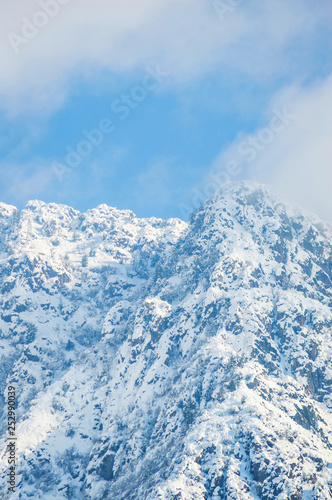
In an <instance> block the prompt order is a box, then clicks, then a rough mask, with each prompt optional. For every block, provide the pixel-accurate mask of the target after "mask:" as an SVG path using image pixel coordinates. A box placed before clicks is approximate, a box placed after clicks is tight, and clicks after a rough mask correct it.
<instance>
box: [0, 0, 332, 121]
mask: <svg viewBox="0 0 332 500" xmlns="http://www.w3.org/2000/svg"><path fill="white" fill-rule="evenodd" d="M225 2H226V3H227V2H229V3H230V4H231V5H234V4H235V3H236V2H234V1H231V0H225ZM42 3H43V4H44V5H46V4H47V5H48V6H49V8H50V6H51V5H53V7H54V5H55V6H56V5H58V7H59V8H58V12H57V13H55V14H54V15H51V14H44V16H43V14H40V13H41V12H43V9H42V8H41V4H42ZM60 3H61V5H59V4H60ZM328 4H329V2H328V1H322V2H321V8H320V9H318V8H317V7H315V6H312V4H311V3H310V2H309V1H307V0H293V1H292V2H289V1H286V0H269V2H260V1H259V0H249V1H247V2H239V5H238V6H237V7H234V8H233V10H230V11H229V12H227V13H226V15H225V18H224V20H223V22H222V21H221V20H220V19H219V17H218V15H217V12H216V9H215V7H214V5H215V3H214V0H209V1H203V2H202V1H201V0H140V1H139V2H138V1H137V0H113V1H112V2H109V1H106V0H95V1H94V2H91V1H90V0H80V1H78V0H38V1H32V0H13V1H11V2H6V3H3V4H2V6H1V11H2V12H1V20H0V35H1V39H2V43H1V48H0V68H2V69H1V74H0V106H1V107H3V108H5V109H7V111H8V112H9V113H12V114H15V113H19V112H20V111H21V110H24V109H25V110H26V109H36V108H39V109H40V110H43V112H45V110H52V109H56V108H57V107H58V106H60V105H61V103H62V102H63V100H64V99H65V98H66V95H67V94H68V91H69V90H70V82H71V80H73V81H75V79H77V78H80V77H84V78H91V79H92V78H98V75H100V72H102V71H103V70H105V69H106V70H109V71H112V72H115V73H122V72H128V71H133V70H136V69H141V68H142V67H144V65H145V64H147V63H149V62H151V61H156V62H158V63H159V64H161V65H163V66H164V67H167V69H168V70H169V71H170V72H171V75H172V77H173V81H175V82H179V81H182V80H186V79H190V78H193V77H195V76H197V75H200V74H201V73H202V72H205V71H208V70H210V69H213V68H215V67H217V66H220V64H221V65H225V67H233V68H235V69H237V70H240V71H244V72H246V73H248V74H250V75H254V76H256V77H257V76H259V77H261V76H262V75H267V74H269V75H273V74H274V71H276V70H278V71H279V72H280V69H281V68H284V69H285V67H286V66H289V61H288V59H287V53H286V52H285V49H286V48H287V47H288V46H289V44H290V43H291V42H292V41H294V40H296V39H298V38H301V36H302V35H303V34H305V33H307V34H308V33H310V32H311V31H315V30H317V29H318V27H319V26H320V24H321V22H322V19H323V18H324V17H326V13H325V10H326V9H328ZM54 8H55V7H54ZM45 9H46V7H44V10H45ZM49 12H50V11H49ZM54 12H55V11H54ZM5 19H6V21H5ZM26 20H28V21H29V22H33V23H34V24H35V25H36V24H37V25H38V26H40V27H38V28H37V31H36V29H35V34H33V31H31V30H34V28H33V26H32V27H31V26H30V27H28V24H27V21H26ZM43 24H45V25H44V26H43ZM22 29H23V31H24V33H23V35H24V36H25V41H24V38H23V39H22V38H21V39H17V38H14V37H13V34H16V35H20V36H22ZM29 29H30V31H31V33H30V36H31V38H30V39H28V38H26V36H27V35H28V36H29ZM10 33H11V34H12V35H9V34H10ZM8 36H10V39H9V38H8ZM22 40H23V41H22ZM14 49H16V52H18V53H15V50H14ZM287 61H288V62H287Z"/></svg>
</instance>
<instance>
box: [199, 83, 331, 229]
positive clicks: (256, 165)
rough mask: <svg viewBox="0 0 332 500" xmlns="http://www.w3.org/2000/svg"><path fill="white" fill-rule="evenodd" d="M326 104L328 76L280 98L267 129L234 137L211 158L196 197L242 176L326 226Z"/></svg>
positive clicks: (328, 194)
mask: <svg viewBox="0 0 332 500" xmlns="http://www.w3.org/2000/svg"><path fill="white" fill-rule="evenodd" d="M331 102H332V75H331V76H329V77H328V78H326V79H324V80H319V81H316V82H315V83H314V84H312V85H311V86H310V87H306V88H303V87H301V86H292V87H289V88H287V89H284V90H283V91H281V92H279V93H278V95H276V96H275V97H274V98H273V99H272V101H271V104H270V106H269V109H267V110H266V125H265V126H264V127H262V128H260V129H259V130H257V131H255V132H254V133H253V134H251V135H244V134H239V136H238V137H237V138H236V140H235V141H234V142H233V143H232V144H231V146H230V147H229V148H228V149H227V150H224V151H222V152H221V153H220V155H219V156H218V158H216V160H215V161H214V163H213V165H212V168H211V171H210V173H209V175H208V176H207V177H206V178H205V181H204V182H203V183H202V186H201V187H200V190H199V197H200V198H201V199H202V198H204V197H206V196H208V195H209V194H211V192H213V191H215V190H216V188H217V184H221V183H223V182H225V181H229V180H237V179H239V178H240V177H243V176H244V177H248V178H249V179H254V180H257V181H259V182H262V183H265V184H268V185H270V186H272V188H273V189H274V191H275V192H276V193H278V194H279V195H280V196H282V197H283V198H285V199H288V200H290V201H293V202H294V203H296V204H298V205H300V206H303V207H305V208H307V209H309V210H311V211H313V212H316V213H317V214H319V215H320V216H321V217H322V218H324V219H327V220H330V221H331V220H332V196H331V189H332V168H331V158H332V141H331V131H332V116H331ZM280 117H281V118H280ZM209 190H210V192H209ZM196 198H197V195H196Z"/></svg>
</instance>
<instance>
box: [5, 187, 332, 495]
mask: <svg viewBox="0 0 332 500" xmlns="http://www.w3.org/2000/svg"><path fill="white" fill-rule="evenodd" d="M0 213H1V219H0V220H1V222H0V224H1V238H2V239H1V242H2V243H1V251H2V253H1V261H0V273H1V284H0V286H1V291H2V297H1V300H2V303H1V322H0V328H1V346H2V349H1V354H2V360H1V367H2V370H3V377H1V379H2V381H3V387H2V393H3V394H4V393H5V388H6V385H7V384H8V383H11V384H13V385H16V386H17V389H18V393H19V396H20V399H19V410H18V414H19V416H20V418H21V420H20V423H19V427H18V438H19V439H18V442H19V451H20V453H21V462H20V465H19V469H20V481H21V483H20V486H19V488H18V490H17V493H16V496H13V498H20V497H19V494H20V493H22V495H23V496H22V497H21V498H29V497H31V498H42V499H52V498H56V499H62V498H86V499H89V498H91V499H101V498H110V499H115V498H116V499H119V500H125V499H126V500H127V499H137V498H142V499H146V500H156V499H164V500H166V499H167V500H180V499H182V500H192V499H206V500H210V499H211V500H216V499H262V500H268V499H269V500H270V499H271V500H272V499H278V500H281V499H291V500H297V499H302V498H303V499H315V500H321V499H329V498H331V491H332V490H331V488H332V474H331V473H332V468H331V467H332V452H331V407H332V400H331V377H332V370H331V326H332V312H331V304H332V235H331V230H330V228H329V227H328V226H326V225H325V224H324V223H322V222H321V221H319V220H318V219H317V218H316V217H314V216H312V215H309V214H304V213H301V212H298V211H296V210H295V209H293V208H292V207H290V206H288V205H285V204H284V203H282V202H280V201H279V200H278V199H276V198H275V197H273V196H272V195H270V194H269V193H268V192H267V191H266V190H265V188H262V187H260V186H258V185H255V184H251V183H241V184H239V185H227V186H225V187H223V188H222V189H221V190H220V191H219V192H218V193H217V194H216V195H215V196H214V197H213V198H212V199H210V200H209V201H208V202H207V203H206V205H205V207H202V208H200V209H199V210H197V211H196V212H195V213H194V214H193V215H192V217H191V220H190V223H189V224H185V223H183V222H181V221H178V220H170V221H161V220H157V219H148V220H140V219H137V218H136V217H135V216H134V215H133V214H132V213H131V212H129V211H117V210H115V209H112V208H109V207H106V206H101V207H98V209H96V210H92V211H89V212H88V213H87V214H79V213H78V212H76V211H74V210H72V209H70V208H68V207H63V206H57V205H53V204H52V205H45V204H42V203H40V202H31V203H30V204H28V206H27V207H26V209H25V210H24V211H22V213H21V214H19V213H18V212H17V211H16V210H15V209H14V207H8V206H5V205H2V206H1V207H0ZM2 406H4V405H2ZM1 421H2V422H5V418H2V419H1ZM2 431H3V434H4V435H5V427H3V429H2ZM3 443H4V440H3ZM3 448H4V449H5V444H3ZM2 465H3V471H4V473H5V472H6V461H5V457H4V458H3V462H2ZM3 477H4V476H3Z"/></svg>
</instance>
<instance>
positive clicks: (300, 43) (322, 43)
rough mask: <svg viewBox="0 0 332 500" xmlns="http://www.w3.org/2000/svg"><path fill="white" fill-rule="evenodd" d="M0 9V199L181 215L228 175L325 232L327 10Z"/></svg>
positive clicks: (42, 3) (149, 4)
mask: <svg viewBox="0 0 332 500" xmlns="http://www.w3.org/2000/svg"><path fill="white" fill-rule="evenodd" d="M1 9H2V10H3V13H2V14H3V15H2V16H1V19H2V21H1V24H0V30H1V34H2V49H1V51H0V62H1V72H2V74H1V79H0V110H1V112H0V130H1V140H0V155H1V157H0V200H1V201H3V202H6V203H9V204H14V205H16V206H18V207H20V208H23V207H24V205H25V204H26V202H27V201H28V200H29V199H36V198H37V199H41V200H44V201H46V202H57V203H65V204H68V205H71V206H74V207H75V208H77V209H79V210H81V211H85V210H87V209H89V208H93V207H95V206H97V205H99V204H101V203H106V204H108V205H111V206H116V207H118V208H121V209H123V208H128V209H131V210H133V211H134V212H135V213H136V214H137V215H138V216H142V217H147V216H157V217H162V218H167V217H187V215H188V213H189V212H190V210H191V209H192V208H195V205H196V204H197V202H198V199H204V197H206V196H207V195H209V194H210V193H212V192H213V190H214V189H217V187H218V183H219V184H220V182H223V180H222V179H224V178H225V179H226V176H225V175H223V174H222V173H223V172H225V171H226V170H227V165H229V163H230V162H233V163H234V162H236V164H237V165H239V167H238V168H237V169H236V174H234V172H233V173H232V175H231V176H230V178H231V180H239V179H242V178H248V179H255V180H258V181H261V182H264V183H267V184H269V185H271V186H272V188H273V189H274V190H275V191H276V192H278V193H279V194H280V195H281V196H284V197H287V198H288V199H290V200H291V201H294V202H296V203H298V204H301V205H303V206H305V207H306V208H308V209H310V210H313V211H316V212H318V213H319V215H321V216H322V217H324V218H327V219H328V218H330V213H332V212H331V208H332V206H331V196H330V187H331V183H332V177H331V175H332V174H331V165H330V163H329V162H330V158H331V142H332V141H331V130H332V129H331V113H330V111H329V109H330V107H331V104H330V103H331V97H332V81H331V77H330V75H331V73H332V68H331V55H330V54H331V53H332V52H331V49H332V44H331V41H332V37H331V28H330V26H331V21H332V13H331V4H330V2H329V1H324V0H321V1H320V2H317V4H314V5H313V4H312V2H309V1H306V0H294V1H293V2H286V1H285V0H278V1H277V0H270V2H266V3H265V4H262V2H260V1H258V0H257V1H256V0H248V1H247V2H244V1H243V2H241V1H240V0H226V1H225V2H223V1H221V0H219V1H213V0H211V1H208V0H206V1H202V0H162V1H161V0H160V1H158V0H142V1H141V2H140V3H137V2H136V3H135V2H133V0H122V2H120V1H115V2H113V3H111V4H110V3H109V2H106V0H96V1H95V2H93V3H92V2H89V1H88V0H82V1H81V2H80V3H78V2H77V1H76V0H39V1H35V0H29V1H27V0H24V1H23V0H16V1H14V2H12V4H11V5H7V6H5V7H1ZM128 96H129V97H128ZM128 99H129V100H128ZM120 106H122V107H120ZM286 110H287V111H286ZM276 113H277V115H276ZM278 113H279V115H280V114H281V116H284V115H285V113H286V118H284V121H285V122H286V123H283V122H282V119H280V118H279V119H278V118H276V116H277V117H278V116H279V115H278ZM287 116H291V117H292V118H288V119H287ZM105 120H107V121H106V122H105ZM278 120H279V121H278ZM280 120H281V121H280ZM105 123H106V124H107V126H106V125H105ZM277 123H278V124H279V125H276V124H277ZM101 124H103V125H104V127H106V128H105V130H107V132H103V131H101ZM96 130H97V131H96ZM91 131H94V132H92V135H91ZM250 140H251V141H253V140H256V143H255V142H253V144H256V145H257V146H254V149H255V148H256V149H255V151H254V153H253V154H252V155H251V156H250V155H249V154H247V156H246V155H245V154H244V153H243V151H244V150H245V147H244V145H245V144H246V143H247V141H250ZM82 141H84V144H83V143H82ZM91 141H92V142H93V141H94V144H92V143H91ZM257 141H258V142H257ZM87 142H88V144H87ZM241 145H242V149H241ZM247 150H248V146H247ZM241 151H242V153H241ZM69 152H71V153H73V152H74V153H75V154H76V156H75V158H76V160H75V161H76V163H77V166H75V167H73V164H69V163H68V161H67V160H68V154H69ZM80 152H84V154H83V153H82V154H81V153H80ZM239 152H240V153H239ZM77 155H78V156H77ZM78 157H79V159H77V158H78ZM216 178H218V179H219V181H216ZM212 179H214V180H212ZM213 186H214V187H213Z"/></svg>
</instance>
